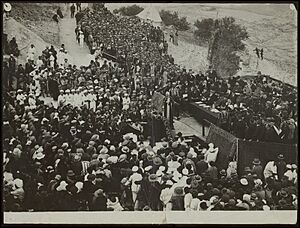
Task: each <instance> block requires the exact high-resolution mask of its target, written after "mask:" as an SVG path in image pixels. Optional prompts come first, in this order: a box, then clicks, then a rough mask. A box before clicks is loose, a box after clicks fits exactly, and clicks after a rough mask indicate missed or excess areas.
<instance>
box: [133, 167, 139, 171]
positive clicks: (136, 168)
mask: <svg viewBox="0 0 300 228" xmlns="http://www.w3.org/2000/svg"><path fill="white" fill-rule="evenodd" d="M131 170H132V172H137V171H138V170H139V167H137V166H133V167H132V169H131Z"/></svg>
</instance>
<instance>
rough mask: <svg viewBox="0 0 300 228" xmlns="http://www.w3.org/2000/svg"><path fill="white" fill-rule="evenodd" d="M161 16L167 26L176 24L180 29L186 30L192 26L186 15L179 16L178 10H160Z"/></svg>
mask: <svg viewBox="0 0 300 228" xmlns="http://www.w3.org/2000/svg"><path fill="white" fill-rule="evenodd" d="M159 14H160V17H161V19H162V21H163V23H164V24H165V25H166V26H169V25H174V26H175V27H176V28H177V29H178V30H180V31H186V30H188V29H189V28H190V25H189V23H188V22H187V20H186V17H181V18H179V16H178V13H177V12H171V11H168V10H161V11H160V12H159Z"/></svg>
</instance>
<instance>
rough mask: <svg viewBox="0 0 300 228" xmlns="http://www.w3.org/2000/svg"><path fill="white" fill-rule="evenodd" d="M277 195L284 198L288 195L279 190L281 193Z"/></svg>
mask: <svg viewBox="0 0 300 228" xmlns="http://www.w3.org/2000/svg"><path fill="white" fill-rule="evenodd" d="M279 195H280V196H281V197H284V198H286V197H287V196H288V193H287V191H285V190H281V191H280V192H279Z"/></svg>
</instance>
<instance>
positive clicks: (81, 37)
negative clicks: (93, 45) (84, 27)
mask: <svg viewBox="0 0 300 228" xmlns="http://www.w3.org/2000/svg"><path fill="white" fill-rule="evenodd" d="M83 40H84V35H83V32H82V31H80V32H79V45H80V47H83V43H84V41H83Z"/></svg>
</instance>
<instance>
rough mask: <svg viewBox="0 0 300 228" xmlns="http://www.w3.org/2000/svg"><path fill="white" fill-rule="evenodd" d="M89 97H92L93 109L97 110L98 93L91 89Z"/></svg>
mask: <svg viewBox="0 0 300 228" xmlns="http://www.w3.org/2000/svg"><path fill="white" fill-rule="evenodd" d="M89 97H90V101H91V103H90V108H91V109H93V111H94V112H95V111H96V99H97V97H96V94H95V93H94V91H93V89H91V90H90V95H89Z"/></svg>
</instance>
